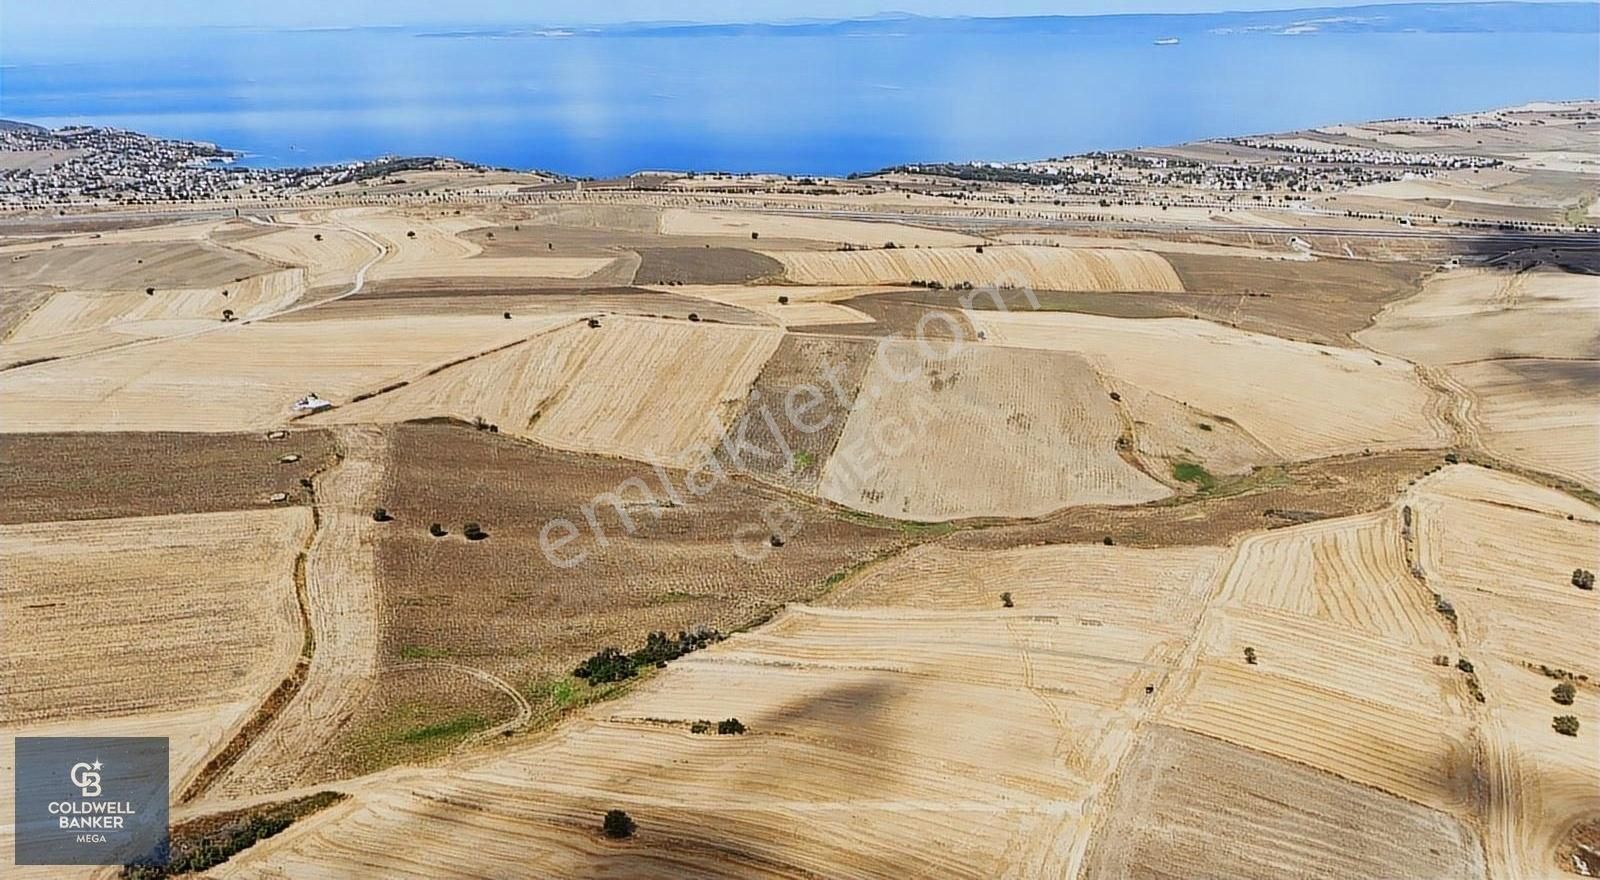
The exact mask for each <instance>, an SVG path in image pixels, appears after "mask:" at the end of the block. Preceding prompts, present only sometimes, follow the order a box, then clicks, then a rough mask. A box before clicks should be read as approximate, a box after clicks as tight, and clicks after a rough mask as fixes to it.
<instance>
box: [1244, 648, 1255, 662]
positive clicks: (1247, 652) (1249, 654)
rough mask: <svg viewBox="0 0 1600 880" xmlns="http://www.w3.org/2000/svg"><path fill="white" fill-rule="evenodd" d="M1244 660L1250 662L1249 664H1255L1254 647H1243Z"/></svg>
mask: <svg viewBox="0 0 1600 880" xmlns="http://www.w3.org/2000/svg"><path fill="white" fill-rule="evenodd" d="M1244 662H1246V663H1248V664H1250V665H1251V666H1254V665H1256V649H1255V648H1245V649H1244Z"/></svg>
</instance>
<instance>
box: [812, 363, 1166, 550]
mask: <svg viewBox="0 0 1600 880" xmlns="http://www.w3.org/2000/svg"><path fill="white" fill-rule="evenodd" d="M930 349H932V351H931V355H932V356H930V355H929V353H927V352H924V351H922V347H921V346H919V345H917V344H913V343H909V342H906V341H904V340H900V342H899V343H898V344H891V343H888V342H885V343H883V344H881V345H880V346H879V347H878V349H877V355H876V356H875V358H874V362H873V366H872V368H871V371H870V372H869V373H868V374H867V376H866V377H865V378H864V379H863V380H862V383H861V390H860V393H859V394H858V395H857V397H856V403H855V406H854V408H853V409H852V410H851V412H850V418H849V421H847V422H846V423H845V428H844V432H843V433H842V434H841V435H840V437H839V440H838V444H837V446H836V448H835V449H834V452H833V454H832V455H831V456H830V457H829V458H828V460H827V464H826V465H824V467H823V471H822V479H821V484H820V485H821V490H822V494H823V497H825V498H828V499H830V500H833V501H837V502H839V503H840V504H844V505H847V506H849V507H855V508H858V509H861V510H867V511H871V512H873V513H877V514H881V515H884V516H892V517H896V518H900V519H912V520H948V519H959V518H964V517H974V516H1035V515H1038V514H1043V513H1048V512H1050V511H1052V510H1056V509H1059V508H1062V507H1067V506H1069V505H1074V504H1137V503H1139V502H1142V501H1150V500H1153V499H1156V498H1162V497H1165V496H1166V495H1168V494H1170V492H1169V490H1168V489H1167V488H1166V487H1165V486H1163V485H1162V484H1161V483H1160V482H1158V481H1156V480H1154V479H1152V478H1151V477H1149V476H1148V475H1146V474H1143V473H1141V472H1140V471H1139V470H1137V469H1136V468H1135V467H1134V466H1132V465H1130V464H1129V463H1128V462H1126V461H1124V460H1123V459H1122V457H1121V456H1119V455H1118V452H1117V441H1118V438H1119V437H1120V436H1121V434H1122V431H1123V425H1122V423H1121V420H1120V419H1119V418H1118V414H1117V412H1116V410H1115V408H1114V407H1113V404H1112V401H1111V399H1110V397H1109V396H1108V395H1107V394H1106V391H1105V389H1104V388H1103V387H1102V386H1101V385H1100V383H1099V381H1098V377H1097V376H1096V374H1095V372H1094V370H1093V369H1092V368H1091V367H1090V366H1089V364H1088V362H1087V361H1085V360H1084V359H1082V358H1079V357H1075V356H1072V355H1068V354H1062V353H1059V352H1046V351H1022V350H1006V349H998V348H992V347H978V346H976V345H971V344H968V345H941V346H939V347H938V348H936V349H933V348H932V347H930Z"/></svg>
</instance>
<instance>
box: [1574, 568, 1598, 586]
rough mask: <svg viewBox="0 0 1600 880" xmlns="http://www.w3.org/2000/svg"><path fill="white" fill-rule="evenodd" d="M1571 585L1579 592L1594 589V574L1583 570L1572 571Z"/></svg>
mask: <svg viewBox="0 0 1600 880" xmlns="http://www.w3.org/2000/svg"><path fill="white" fill-rule="evenodd" d="M1572 585H1573V586H1574V587H1577V588H1578V589H1580V590H1592V589H1594V572H1592V571H1589V570H1588V569H1584V568H1575V569H1573V570H1572Z"/></svg>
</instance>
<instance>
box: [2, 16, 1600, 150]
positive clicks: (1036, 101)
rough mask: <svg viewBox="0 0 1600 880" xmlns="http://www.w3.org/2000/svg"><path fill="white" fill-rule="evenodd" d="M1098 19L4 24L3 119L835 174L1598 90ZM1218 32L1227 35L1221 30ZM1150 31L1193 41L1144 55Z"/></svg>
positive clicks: (1589, 55) (1272, 33) (1415, 51)
mask: <svg viewBox="0 0 1600 880" xmlns="http://www.w3.org/2000/svg"><path fill="white" fill-rule="evenodd" d="M1095 21H1098V22H1100V23H1101V24H1100V25H1099V26H1096V27H1087V28H1086V27H1078V26H1068V25H1063V24H1062V22H1063V20H1061V19H1052V20H1046V21H1041V22H1039V23H1037V24H1032V25H1030V24H1028V23H1025V22H1023V23H1011V24H1009V25H1005V26H997V25H994V24H993V23H990V24H989V25H984V24H983V23H981V22H978V23H972V24H970V25H964V24H963V23H961V22H950V21H948V20H945V21H934V22H930V21H927V20H907V21H903V22H887V23H877V24H874V25H873V26H870V27H865V26H863V27H860V28H854V29H852V28H845V27H831V28H793V29H776V28H753V29H725V28H703V29H680V30H670V29H669V30H647V31H638V32H635V31H629V30H626V29H621V30H610V31H603V32H583V31H577V32H572V33H570V35H549V34H539V33H536V32H534V31H531V30H525V31H504V30H500V31H494V30H485V31H471V30H467V31H465V32H462V31H452V32H445V33H441V32H440V31H441V29H438V28H430V29H406V28H392V29H386V28H374V29H353V30H352V29H344V30H322V31H263V30H251V29H194V30H173V29H162V30H140V31H85V32H83V33H81V34H76V35H75V36H74V39H72V40H64V41H56V42H48V41H47V42H45V43H37V42H30V43H23V42H22V41H21V38H19V37H16V36H14V35H13V36H9V38H8V36H7V35H0V54H3V60H4V67H3V69H0V117H5V118H11V119H23V120H27V121H31V122H36V123H40V124H44V125H50V126H57V125H64V124H68V123H93V124H101V125H114V126H120V127H125V128H131V129H136V130H140V131H145V132H150V133H153V134H159V135H165V136H171V137H181V138H193V139H200V140H208V141H214V142H217V143H219V144H222V145H224V146H227V147H232V148H235V149H240V150H244V151H247V152H249V153H250V154H251V161H252V162H255V163H259V164H267V165H284V164H294V165H301V164H314V163H322V162H335V161H344V160H350V159H358V158H367V157H372V156H375V155H380V154H386V153H396V154H406V155H410V154H426V155H450V156H456V157H459V158H463V159H468V160H472V161H477V162H484V163H488V164H492V165H502V166H511V167H518V168H546V169H555V170H559V171H562V172H566V173H570V174H580V175H592V176H609V175H614V174H619V173H626V172H630V171H634V170H639V169H648V168H675V169H696V170H717V169H720V170H739V171H780V172H791V173H806V172H810V173H826V174H840V173H846V172H850V171H857V170H870V169H875V168H879V167H882V166H886V165H891V164H897V163H902V162H914V161H964V160H968V159H992V160H1014V159H1028V158H1040V157H1046V156H1055V155H1061V154H1064V153H1071V152H1081V151H1085V150H1092V149H1114V148H1126V147H1134V146H1141V145H1156V144H1167V143H1175V142H1180V141H1185V140H1190V139H1195V138H1201V137H1211V136H1219V135H1235V134H1247V133H1254V132H1264V131H1276V130H1284V129H1290V128H1297V127H1305V126H1312V125H1319V124H1325V123H1332V122H1340V121H1358V120H1364V119H1376V118H1384V117H1393V116H1403V115H1421V114H1429V115H1431V114H1438V113H1447V112H1457V111H1463V110H1472V109H1482V108H1488V107H1494V106H1499V105H1506V104H1514V103H1519V102H1524V101H1529V100H1537V99H1569V98H1579V97H1594V96H1595V95H1596V93H1597V91H1600V85H1597V83H1600V42H1597V39H1596V36H1595V34H1594V33H1547V32H1521V33H1481V32H1479V33H1452V32H1382V31H1379V32H1366V31H1359V30H1357V31H1355V32H1319V33H1313V34H1300V35H1288V34H1284V33H1281V32H1278V31H1277V30H1272V29H1268V30H1261V31H1245V32H1240V29H1239V28H1237V27H1231V28H1224V27H1220V26H1219V20H1218V17H1215V16H1203V17H1183V18H1175V17H1150V16H1140V17H1129V18H1128V19H1127V20H1125V21H1124V20H1120V19H1098V20H1095ZM1219 30H1231V31H1232V32H1220V33H1219V32H1218V31H1219ZM1158 36H1176V37H1179V38H1180V39H1181V44H1180V45H1177V46H1171V47H1159V46H1155V45H1153V38H1154V37H1158Z"/></svg>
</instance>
